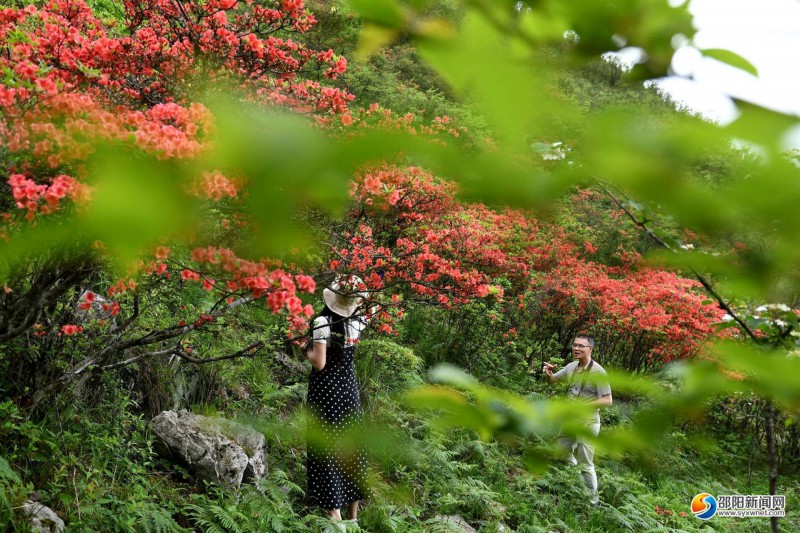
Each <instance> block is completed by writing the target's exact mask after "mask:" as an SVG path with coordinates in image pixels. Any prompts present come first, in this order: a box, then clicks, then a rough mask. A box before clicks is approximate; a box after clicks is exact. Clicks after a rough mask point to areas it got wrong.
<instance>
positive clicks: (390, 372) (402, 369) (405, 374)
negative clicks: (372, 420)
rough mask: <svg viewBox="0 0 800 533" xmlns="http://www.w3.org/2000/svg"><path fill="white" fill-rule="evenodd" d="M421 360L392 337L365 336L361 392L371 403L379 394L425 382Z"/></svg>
mask: <svg viewBox="0 0 800 533" xmlns="http://www.w3.org/2000/svg"><path fill="white" fill-rule="evenodd" d="M421 370H422V361H421V360H420V359H418V358H417V357H416V356H415V355H414V352H413V351H412V350H410V349H409V348H406V347H404V346H401V345H399V344H396V343H394V342H392V341H390V340H384V339H375V340H365V341H361V342H360V343H359V344H358V355H357V358H356V379H357V381H358V383H359V385H360V387H361V396H362V398H364V399H365V401H366V403H367V405H368V406H369V405H371V404H372V403H373V402H374V399H375V398H376V397H377V396H378V395H381V396H391V395H393V394H395V393H398V392H401V391H404V390H406V389H409V388H411V387H413V386H415V385H421V384H422V377H421V375H420V373H421Z"/></svg>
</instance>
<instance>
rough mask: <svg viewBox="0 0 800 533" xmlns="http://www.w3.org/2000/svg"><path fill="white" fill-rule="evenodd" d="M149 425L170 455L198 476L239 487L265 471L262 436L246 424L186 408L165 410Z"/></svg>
mask: <svg viewBox="0 0 800 533" xmlns="http://www.w3.org/2000/svg"><path fill="white" fill-rule="evenodd" d="M151 426H152V428H153V432H154V433H155V434H156V435H157V436H158V437H159V439H160V440H161V441H162V442H163V444H165V445H166V448H167V451H168V453H169V455H171V456H172V457H177V458H178V460H180V462H182V463H184V464H186V465H187V466H188V467H189V468H190V470H191V471H192V472H194V474H195V475H196V476H197V477H198V478H200V479H203V480H206V481H210V482H212V483H217V484H219V485H224V486H228V487H238V486H239V485H240V484H241V483H242V481H249V480H258V479H261V478H263V477H264V476H265V475H266V473H267V452H266V450H265V448H264V435H262V434H261V433H259V432H258V431H256V430H254V429H253V428H251V427H249V426H245V425H242V424H238V423H236V422H231V421H230V420H226V419H224V418H212V417H206V416H202V415H196V414H194V413H190V412H188V411H185V410H181V411H164V412H162V413H161V414H159V415H158V416H156V417H155V418H154V419H153V421H152V422H151Z"/></svg>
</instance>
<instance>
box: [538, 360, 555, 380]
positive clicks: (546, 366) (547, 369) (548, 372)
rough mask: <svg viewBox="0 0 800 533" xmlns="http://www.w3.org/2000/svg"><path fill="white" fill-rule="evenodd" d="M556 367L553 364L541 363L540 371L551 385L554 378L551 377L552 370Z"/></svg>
mask: <svg viewBox="0 0 800 533" xmlns="http://www.w3.org/2000/svg"><path fill="white" fill-rule="evenodd" d="M557 367H558V365H556V364H553V363H542V371H543V372H544V374H545V375H546V376H547V380H548V381H549V382H550V383H552V382H553V381H554V380H555V379H556V378H555V377H554V376H553V369H554V368H557Z"/></svg>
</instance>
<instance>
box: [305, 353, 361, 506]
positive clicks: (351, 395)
mask: <svg viewBox="0 0 800 533" xmlns="http://www.w3.org/2000/svg"><path fill="white" fill-rule="evenodd" d="M354 355H355V347H354V346H344V347H342V346H341V344H339V343H333V344H331V343H329V345H328V348H327V356H326V362H325V366H324V368H323V369H322V370H314V369H312V370H311V376H310V379H309V384H308V398H307V404H308V408H309V411H310V413H311V415H312V417H314V418H315V419H316V424H317V425H316V431H314V430H313V429H312V431H314V435H313V436H310V438H309V443H308V455H307V462H306V468H307V475H308V493H307V496H308V499H309V502H310V503H311V504H313V505H318V506H319V507H321V508H322V509H328V510H330V509H339V508H341V507H343V506H344V505H346V504H348V503H350V502H353V501H356V500H363V499H364V498H366V497H367V495H368V489H367V456H366V453H365V451H364V450H363V449H359V448H358V447H356V449H353V446H352V445H351V444H348V443H345V442H343V436H344V435H345V434H346V433H347V432H348V431H350V430H352V429H353V428H356V427H358V426H359V425H360V424H361V420H362V412H361V401H360V398H359V394H358V384H357V383H356V373H355V367H354V366H353V356H354ZM312 427H313V426H312ZM350 442H351V443H352V439H350Z"/></svg>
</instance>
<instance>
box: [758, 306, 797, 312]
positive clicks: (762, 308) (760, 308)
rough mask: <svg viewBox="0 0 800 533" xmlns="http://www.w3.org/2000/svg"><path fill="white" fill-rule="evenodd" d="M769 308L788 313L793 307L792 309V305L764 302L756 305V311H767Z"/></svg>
mask: <svg viewBox="0 0 800 533" xmlns="http://www.w3.org/2000/svg"><path fill="white" fill-rule="evenodd" d="M768 310H772V311H781V312H783V313H788V312H789V311H791V310H792V309H791V307H789V306H788V305H786V304H764V305H759V306H758V307H756V313H765V312H767V311H768Z"/></svg>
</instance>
